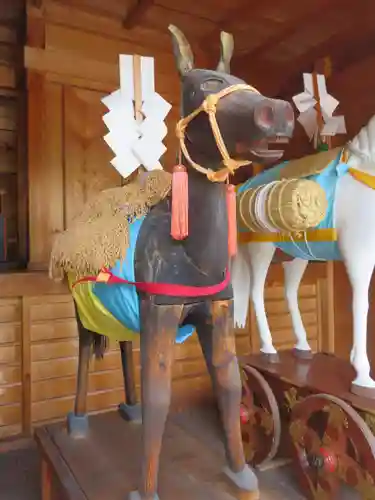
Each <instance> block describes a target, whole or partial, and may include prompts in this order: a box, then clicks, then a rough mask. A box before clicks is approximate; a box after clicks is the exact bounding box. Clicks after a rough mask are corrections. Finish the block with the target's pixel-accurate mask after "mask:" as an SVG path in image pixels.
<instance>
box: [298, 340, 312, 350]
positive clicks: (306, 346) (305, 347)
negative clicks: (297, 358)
mask: <svg viewBox="0 0 375 500" xmlns="http://www.w3.org/2000/svg"><path fill="white" fill-rule="evenodd" d="M294 349H297V351H311V347H310V346H309V343H308V342H306V341H299V342H297V344H296V345H295V346H294Z"/></svg>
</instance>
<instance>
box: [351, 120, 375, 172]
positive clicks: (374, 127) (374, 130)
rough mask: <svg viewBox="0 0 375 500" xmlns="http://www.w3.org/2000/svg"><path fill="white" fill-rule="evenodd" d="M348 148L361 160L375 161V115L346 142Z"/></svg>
mask: <svg viewBox="0 0 375 500" xmlns="http://www.w3.org/2000/svg"><path fill="white" fill-rule="evenodd" d="M348 149H349V151H350V152H351V153H353V154H354V155H355V156H358V157H359V158H360V159H361V160H362V161H368V162H375V115H374V116H373V117H372V118H371V119H370V120H369V122H368V123H367V125H365V126H364V127H362V128H361V130H360V131H359V133H358V134H357V135H356V136H355V137H354V139H352V140H351V141H350V142H349V143H348Z"/></svg>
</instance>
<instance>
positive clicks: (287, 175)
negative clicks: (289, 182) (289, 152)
mask: <svg viewBox="0 0 375 500" xmlns="http://www.w3.org/2000/svg"><path fill="white" fill-rule="evenodd" d="M341 149H342V148H334V149H330V150H328V151H322V152H320V153H316V154H312V155H309V156H304V157H303V158H298V159H296V160H291V161H289V162H288V163H286V164H285V166H284V167H282V168H281V169H280V172H279V175H280V177H279V178H280V179H300V178H301V177H309V176H310V175H316V174H320V172H323V170H324V169H325V168H326V167H327V166H328V165H329V164H330V163H331V161H333V160H334V159H335V158H337V155H338V154H339V152H340V150H341Z"/></svg>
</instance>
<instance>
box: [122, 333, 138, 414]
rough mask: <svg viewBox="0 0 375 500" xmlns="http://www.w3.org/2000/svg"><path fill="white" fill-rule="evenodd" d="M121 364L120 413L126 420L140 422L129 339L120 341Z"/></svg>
mask: <svg viewBox="0 0 375 500" xmlns="http://www.w3.org/2000/svg"><path fill="white" fill-rule="evenodd" d="M119 344H120V352H121V366H122V374H123V377H124V387H125V403H121V404H120V405H119V412H120V415H121V416H122V417H123V418H124V419H125V420H127V421H128V422H134V423H141V422H142V414H141V405H140V404H139V403H138V402H137V394H136V389H135V380H134V356H133V346H132V342H130V341H121V342H119Z"/></svg>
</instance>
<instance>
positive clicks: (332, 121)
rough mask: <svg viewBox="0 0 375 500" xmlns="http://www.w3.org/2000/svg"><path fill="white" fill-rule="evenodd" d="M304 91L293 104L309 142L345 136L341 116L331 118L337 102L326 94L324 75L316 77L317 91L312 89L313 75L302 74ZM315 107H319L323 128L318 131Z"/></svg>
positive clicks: (343, 121)
mask: <svg viewBox="0 0 375 500" xmlns="http://www.w3.org/2000/svg"><path fill="white" fill-rule="evenodd" d="M303 82H304V91H303V92H301V93H300V94H297V95H295V96H294V97H293V102H294V104H295V105H296V108H297V109H298V111H299V112H300V115H299V117H298V121H299V122H300V124H301V125H302V126H303V128H304V129H305V132H306V134H307V136H308V138H309V140H310V141H314V144H315V146H317V143H318V140H317V139H318V136H319V135H321V136H334V135H336V134H345V133H346V126H345V119H344V117H343V116H341V115H340V116H333V113H334V111H335V110H336V108H337V106H338V105H339V101H338V100H337V99H335V98H334V97H333V96H331V95H330V94H328V92H327V86H326V79H325V76H324V75H316V82H317V89H316V91H315V89H314V75H312V74H311V73H304V74H303ZM317 105H320V109H321V113H322V119H323V126H322V128H321V130H319V122H318V111H317V109H316V108H317Z"/></svg>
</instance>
